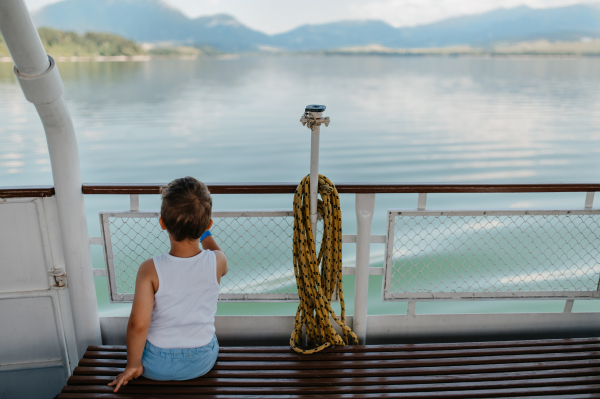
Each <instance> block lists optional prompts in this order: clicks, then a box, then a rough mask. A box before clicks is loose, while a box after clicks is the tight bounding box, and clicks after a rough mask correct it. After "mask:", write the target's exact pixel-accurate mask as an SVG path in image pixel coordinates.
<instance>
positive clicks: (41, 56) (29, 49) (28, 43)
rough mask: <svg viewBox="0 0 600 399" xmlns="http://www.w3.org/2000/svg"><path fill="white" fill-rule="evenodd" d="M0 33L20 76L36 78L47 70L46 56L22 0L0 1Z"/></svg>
mask: <svg viewBox="0 0 600 399" xmlns="http://www.w3.org/2000/svg"><path fill="white" fill-rule="evenodd" d="M0 31H2V36H3V37H4V41H5V42H6V45H7V47H8V50H9V51H10V55H11V56H12V58H13V60H14V61H15V64H16V65H18V67H19V71H20V72H21V74H23V75H28V76H36V75H39V74H41V73H43V72H44V71H45V70H46V69H48V67H49V66H50V64H49V63H48V56H47V55H46V51H44V46H43V45H42V41H41V40H40V36H39V35H38V33H37V30H36V29H35V26H34V25H33V21H32V20H31V16H30V15H29V11H28V10H27V6H26V5H25V3H24V2H23V1H22V0H2V1H0Z"/></svg>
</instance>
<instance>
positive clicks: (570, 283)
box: [383, 209, 600, 301]
mask: <svg viewBox="0 0 600 399" xmlns="http://www.w3.org/2000/svg"><path fill="white" fill-rule="evenodd" d="M386 253H387V256H386V262H385V279H384V288H383V298H384V300H396V301H402V300H403V301H406V300H416V299H419V300H424V299H473V298H494V299H501V298H583V297H600V292H598V283H599V278H600V210H592V209H580V210H501V211H491V210H490V211H452V210H444V211H424V210H423V211H410V210H390V211H389V212H388V243H387V252H386Z"/></svg>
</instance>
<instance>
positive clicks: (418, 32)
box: [272, 5, 600, 50]
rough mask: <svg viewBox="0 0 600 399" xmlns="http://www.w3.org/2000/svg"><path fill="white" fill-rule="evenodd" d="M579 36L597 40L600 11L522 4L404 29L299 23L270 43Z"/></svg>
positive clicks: (408, 43) (404, 43) (403, 43)
mask: <svg viewBox="0 0 600 399" xmlns="http://www.w3.org/2000/svg"><path fill="white" fill-rule="evenodd" d="M582 37H592V38H595V37H600V8H599V7H597V6H593V5H574V6H568V7H560V8H548V9H532V8H529V7H525V6H522V7H516V8H510V9H497V10H494V11H490V12H486V13H483V14H477V15H469V16H461V17H455V18H449V19H446V20H443V21H440V22H435V23H431V24H426V25H420V26H415V27H406V28H394V27H392V26H390V25H388V24H386V23H385V22H381V21H344V22H336V23H329V24H322V25H304V26H301V27H299V28H296V29H294V30H292V31H289V32H285V33H282V34H279V35H275V36H272V39H273V40H274V42H275V43H276V45H279V46H281V47H284V48H289V49H293V50H325V49H333V48H340V47H350V46H361V45H367V44H379V45H382V46H385V47H391V48H416V47H447V46H457V45H470V46H486V45H490V44H493V43H497V42H518V41H529V40H538V39H547V40H564V41H572V40H580V39H581V38H582Z"/></svg>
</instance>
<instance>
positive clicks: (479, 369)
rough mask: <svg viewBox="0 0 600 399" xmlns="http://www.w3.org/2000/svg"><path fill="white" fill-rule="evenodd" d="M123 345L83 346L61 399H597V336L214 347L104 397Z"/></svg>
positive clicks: (122, 359) (599, 383) (119, 362)
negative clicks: (173, 373)
mask: <svg viewBox="0 0 600 399" xmlns="http://www.w3.org/2000/svg"><path fill="white" fill-rule="evenodd" d="M125 364H126V348H125V347H124V346H90V347H89V348H88V351H87V352H86V353H85V355H84V358H83V359H81V361H80V362H79V366H78V367H77V368H75V371H74V373H73V376H71V377H70V378H69V380H68V385H67V386H65V387H64V389H63V390H62V393H61V394H59V395H58V398H59V399H72V398H82V399H83V398H115V399H117V398H118V399H125V398H157V399H158V398H161V399H162V398H174V397H179V396H181V397H186V398H194V397H198V398H203V399H210V398H215V399H216V398H231V399H234V398H259V397H268V398H298V399H300V398H307V399H308V398H323V397H326V398H337V397H340V398H377V397H386V398H499V397H511V398H542V397H543V398H555V399H558V398H570V399H578V398H600V338H576V339H548V340H530V341H497V342H474V343H448V344H414V345H413V344H404V345H366V346H345V347H331V348H328V349H327V350H326V351H324V352H322V353H319V354H313V355H300V354H297V353H295V352H293V351H291V350H290V348H289V347H221V349H220V352H219V358H218V360H217V363H216V364H215V366H214V368H213V369H212V370H211V371H210V372H209V373H208V374H206V375H205V376H203V377H200V378H196V379H193V380H188V381H167V382H165V381H152V380H148V379H146V378H143V377H140V378H138V379H137V380H132V381H130V382H129V384H128V385H127V386H123V387H122V388H121V389H120V390H119V393H117V394H114V393H112V388H111V387H108V386H107V384H108V383H109V382H110V381H112V380H113V378H114V377H115V376H116V375H117V374H118V373H120V372H122V371H123V369H124V367H125Z"/></svg>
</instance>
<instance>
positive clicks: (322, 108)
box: [304, 104, 325, 112]
mask: <svg viewBox="0 0 600 399" xmlns="http://www.w3.org/2000/svg"><path fill="white" fill-rule="evenodd" d="M323 111H325V106H324V105H316V104H311V105H307V106H306V109H304V112H323Z"/></svg>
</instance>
